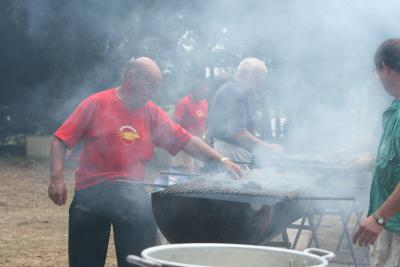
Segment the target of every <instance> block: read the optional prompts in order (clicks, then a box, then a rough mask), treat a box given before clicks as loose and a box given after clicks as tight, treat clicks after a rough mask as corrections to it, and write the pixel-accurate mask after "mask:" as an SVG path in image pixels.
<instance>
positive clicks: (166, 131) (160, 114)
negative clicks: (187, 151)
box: [152, 108, 192, 155]
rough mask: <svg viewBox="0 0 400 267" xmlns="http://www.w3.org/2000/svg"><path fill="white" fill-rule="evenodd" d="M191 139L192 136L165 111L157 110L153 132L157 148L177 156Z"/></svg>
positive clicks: (153, 139)
mask: <svg viewBox="0 0 400 267" xmlns="http://www.w3.org/2000/svg"><path fill="white" fill-rule="evenodd" d="M191 138H192V135H191V134H190V133H189V132H187V131H186V130H185V129H183V128H182V127H181V126H180V125H179V124H177V123H175V122H174V121H172V120H171V119H170V118H169V117H168V114H167V113H166V112H165V111H164V110H162V109H161V108H158V109H157V115H156V118H155V127H154V129H153V131H152V141H153V143H154V144H155V145H156V146H158V147H162V148H164V149H165V150H167V151H168V152H169V153H170V154H172V155H176V153H178V152H179V151H180V150H181V149H182V148H183V147H184V146H185V145H186V143H187V142H189V140H190V139H191Z"/></svg>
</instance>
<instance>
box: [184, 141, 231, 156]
mask: <svg viewBox="0 0 400 267" xmlns="http://www.w3.org/2000/svg"><path fill="white" fill-rule="evenodd" d="M183 151H185V152H186V153H188V154H190V155H191V156H193V157H195V158H198V159H200V160H203V161H220V160H221V159H222V158H223V156H222V155H220V154H219V153H218V152H216V151H215V150H214V149H212V148H211V147H209V146H208V145H207V144H206V143H205V142H204V141H203V140H201V139H200V138H198V137H196V136H192V138H191V139H190V140H189V142H188V143H187V144H186V145H185V146H184V147H183Z"/></svg>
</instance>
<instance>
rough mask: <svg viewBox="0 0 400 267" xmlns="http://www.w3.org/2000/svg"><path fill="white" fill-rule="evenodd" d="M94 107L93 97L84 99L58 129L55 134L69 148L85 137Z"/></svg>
mask: <svg viewBox="0 0 400 267" xmlns="http://www.w3.org/2000/svg"><path fill="white" fill-rule="evenodd" d="M94 108H95V102H94V100H93V98H90V97H89V98H87V99H85V100H83V101H82V102H81V103H80V104H79V105H78V107H77V108H76V109H75V110H74V111H73V112H72V114H71V115H70V116H69V117H68V118H67V119H66V120H65V121H64V123H63V124H62V125H61V126H60V128H58V129H57V131H56V132H55V133H54V136H56V137H57V138H59V139H61V140H62V141H63V142H64V143H65V144H66V145H67V146H68V148H73V147H74V146H75V145H76V144H77V143H78V142H79V141H80V140H81V139H82V138H83V136H84V133H85V131H86V130H87V128H88V126H89V124H90V121H91V118H92V114H93V112H94Z"/></svg>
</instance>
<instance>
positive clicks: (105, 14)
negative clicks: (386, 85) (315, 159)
mask: <svg viewBox="0 0 400 267" xmlns="http://www.w3.org/2000/svg"><path fill="white" fill-rule="evenodd" d="M399 5H400V4H399V3H397V2H396V1H394V0H392V1H385V5H382V4H381V3H377V2H375V1H361V0H356V1H351V2H347V1H339V0H331V1H324V2H323V3H322V2H320V1H316V0H314V1H308V2H307V3H305V2H304V1H299V0H297V1H283V2H282V1H278V2H277V1H262V2H261V3H257V2H248V1H237V2H235V3H232V2H231V1H227V0H219V1H204V3H202V4H200V3H198V4H194V3H192V4H182V3H178V2H176V1H171V2H169V4H165V3H164V2H160V1H150V2H147V3H146V2H145V1H118V2H116V3H112V4H111V3H109V2H108V1H78V0H75V1H68V2H65V1H64V2H62V1H45V0H43V1H39V2H35V3H30V2H27V4H26V6H25V7H26V11H27V14H28V22H27V32H28V34H29V36H30V37H31V39H32V42H33V43H34V44H35V45H36V46H37V47H42V48H43V47H46V51H47V56H48V57H49V58H50V60H51V62H52V63H51V65H52V68H53V72H52V73H51V77H49V80H48V81H47V82H45V83H42V84H40V85H38V88H43V87H47V88H48V87H54V89H53V90H55V91H56V90H57V91H60V90H64V91H65V93H64V94H61V99H59V102H63V103H65V104H63V110H59V111H58V112H56V118H55V119H56V120H58V121H59V120H61V118H62V117H65V116H66V115H67V114H68V113H69V112H70V111H71V110H72V109H73V107H74V106H75V105H76V104H77V103H78V102H79V101H80V100H81V99H82V98H83V97H85V96H87V95H88V94H90V93H92V92H94V91H100V90H102V89H105V88H108V87H111V86H113V85H115V84H117V83H118V81H119V74H120V71H121V69H122V68H123V66H124V64H125V62H126V61H127V60H128V59H129V58H130V57H132V56H141V55H148V56H151V57H153V58H154V59H156V60H157V62H158V63H159V64H160V66H161V68H162V70H163V72H164V83H163V86H162V89H161V90H160V92H159V94H158V96H157V98H156V101H157V102H159V103H160V104H168V102H174V101H176V100H177V99H178V98H179V97H181V96H182V95H183V94H184V93H185V92H187V90H188V89H187V88H188V85H189V84H190V82H191V80H192V79H194V78H198V77H199V76H202V75H204V73H205V68H206V67H208V68H214V67H228V68H230V69H233V68H234V67H235V66H236V65H237V63H238V62H239V61H240V60H241V59H243V58H244V57H246V56H258V57H259V58H261V59H263V60H265V61H266V62H267V65H268V67H269V69H270V75H269V77H268V88H269V91H268V92H267V94H266V100H265V101H266V102H267V103H268V105H269V110H278V111H279V112H281V113H282V114H283V115H284V117H286V118H287V120H288V125H289V127H290V130H289V136H288V138H289V139H288V140H287V141H288V143H287V145H288V147H289V149H290V150H292V151H294V152H299V151H308V152H321V151H326V150H332V149H334V148H335V147H337V146H344V145H347V144H346V141H347V142H353V141H351V140H355V139H357V138H359V137H358V136H360V135H363V134H364V133H365V132H368V131H371V130H372V129H373V127H379V126H376V124H375V125H372V124H373V122H374V121H378V119H377V115H376V114H377V113H379V112H380V110H381V109H382V107H381V106H383V104H382V103H385V101H381V100H379V99H381V98H382V97H381V96H380V94H381V93H382V90H381V89H379V88H371V87H372V86H371V73H372V70H373V65H372V55H373V53H374V51H375V48H376V47H377V45H378V44H379V43H381V42H382V41H383V40H385V39H386V38H389V37H394V36H398V35H399V30H398V29H397V27H396V22H397V20H396V19H397V10H399V9H398V8H399V7H400V6H399ZM372 79H373V78H372ZM374 87H377V86H374ZM38 91H39V92H40V91H41V90H40V89H38V90H37V91H36V92H38ZM43 91H46V92H47V90H43ZM355 92H357V93H355ZM55 94H58V93H55ZM37 95H38V97H37V98H38V99H40V98H42V97H43V95H41V94H40V93H39V94H37ZM377 100H378V101H377ZM56 101H57V100H56ZM38 102H40V100H39V101H38ZM58 104H59V103H57V106H58V107H60V106H59V105H58ZM169 104H170V103H169ZM360 114H361V115H362V116H360ZM360 119H361V120H362V122H361V121H360ZM367 128H368V129H369V130H366V129H367ZM327 140H329V142H327Z"/></svg>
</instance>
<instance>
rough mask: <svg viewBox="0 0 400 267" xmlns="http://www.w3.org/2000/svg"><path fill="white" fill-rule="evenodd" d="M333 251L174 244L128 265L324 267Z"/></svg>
mask: <svg viewBox="0 0 400 267" xmlns="http://www.w3.org/2000/svg"><path fill="white" fill-rule="evenodd" d="M334 256H335V255H334V254H333V253H332V252H329V251H326V250H321V249H308V250H306V251H304V252H300V251H294V250H288V249H282V248H273V247H262V246H251V245H237V244H207V243H201V244H195V243H192V244H173V245H163V246H156V247H151V248H148V249H145V250H143V251H142V257H143V258H141V257H137V256H133V255H130V256H128V257H127V261H128V262H129V263H133V264H136V265H139V266H142V267H259V266H266V267H267V266H270V267H283V266H285V267H309V266H314V267H325V266H328V260H331V259H333V258H334Z"/></svg>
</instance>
